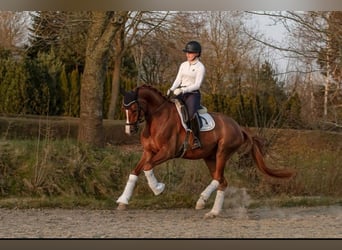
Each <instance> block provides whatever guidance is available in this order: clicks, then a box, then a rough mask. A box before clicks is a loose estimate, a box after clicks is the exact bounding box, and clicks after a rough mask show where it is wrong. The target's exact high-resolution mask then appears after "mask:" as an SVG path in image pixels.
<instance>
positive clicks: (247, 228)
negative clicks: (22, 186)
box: [0, 206, 342, 238]
mask: <svg viewBox="0 0 342 250" xmlns="http://www.w3.org/2000/svg"><path fill="white" fill-rule="evenodd" d="M208 211H209V210H208V209H205V210H200V211H197V210H194V209H177V210H175V209H173V210H127V211H117V210H77V209H74V210H65V209H0V221H1V225H0V238H342V207H341V206H330V207H310V208H302V207H296V208H272V209H271V208H258V209H248V210H246V209H243V208H236V209H226V210H224V211H223V213H222V215H221V216H220V217H217V218H214V219H204V218H203V217H204V215H205V213H207V212H208Z"/></svg>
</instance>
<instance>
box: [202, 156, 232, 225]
mask: <svg viewBox="0 0 342 250" xmlns="http://www.w3.org/2000/svg"><path fill="white" fill-rule="evenodd" d="M226 161H227V158H226V156H225V155H224V154H220V155H217V159H216V165H215V167H214V166H211V167H210V172H211V175H212V177H213V181H214V180H217V181H218V182H219V185H218V186H217V192H216V198H215V202H214V205H213V207H212V209H211V211H210V212H209V213H207V214H206V215H205V218H214V217H216V216H218V215H219V214H220V213H221V210H222V207H223V202H224V195H225V190H226V188H227V180H226V179H225V178H224V167H225V164H226ZM208 166H209V165H208Z"/></svg>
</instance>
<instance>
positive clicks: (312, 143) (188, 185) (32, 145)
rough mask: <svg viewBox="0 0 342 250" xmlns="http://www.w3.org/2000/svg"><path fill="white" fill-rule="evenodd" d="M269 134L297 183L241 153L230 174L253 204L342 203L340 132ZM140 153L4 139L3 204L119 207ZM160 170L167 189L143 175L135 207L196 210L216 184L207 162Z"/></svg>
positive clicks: (0, 153) (278, 161)
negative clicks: (157, 192)
mask: <svg viewBox="0 0 342 250" xmlns="http://www.w3.org/2000/svg"><path fill="white" fill-rule="evenodd" d="M264 136H265V137H267V138H268V139H271V141H272V143H271V144H270V145H269V150H268V151H269V153H270V154H269V157H267V159H266V160H267V163H268V165H269V166H270V167H274V168H277V167H290V168H293V169H295V170H296V171H297V175H296V177H295V178H293V179H292V180H290V181H277V180H268V179H265V178H264V177H263V176H262V175H260V174H259V172H258V171H257V170H256V167H255V166H254V165H252V164H250V159H248V158H245V157H243V158H241V157H239V156H238V155H235V156H234V157H233V158H232V159H231V161H230V163H229V167H227V168H226V172H225V175H226V177H227V179H228V181H229V185H230V186H234V187H239V188H246V189H247V192H248V194H249V195H250V196H251V198H252V202H251V204H250V206H263V205H269V206H272V205H275V206H294V205H305V206H312V205H327V204H341V201H342V154H341V153H342V135H341V134H337V133H326V132H325V133H324V132H321V131H295V130H273V131H271V130H270V131H267V132H265V134H264ZM40 138H41V139H40ZM140 154H141V148H140V146H139V145H138V144H129V145H125V146H123V145H121V146H120V145H117V144H113V145H111V144H109V145H108V146H107V147H106V148H103V149H94V148H88V147H82V146H79V145H77V143H76V142H75V140H74V139H72V138H69V139H60V138H52V137H48V136H42V137H37V138H36V139H5V138H3V139H1V140H0V197H1V198H0V206H1V207H65V208H72V207H87V208H107V209H113V208H115V207H116V204H115V200H116V199H117V197H118V196H119V195H120V194H121V192H122V191H123V189H124V186H125V184H126V181H127V177H128V175H129V173H130V171H131V169H133V168H134V166H135V164H136V163H137V162H138V160H139V158H140ZM155 173H156V176H157V178H158V179H159V180H160V181H162V182H164V183H165V184H166V189H165V192H164V193H163V194H162V195H161V196H158V197H155V196H154V195H153V194H152V192H151V190H150V189H149V188H148V186H147V183H146V179H145V177H144V176H140V178H139V181H138V185H137V188H136V189H135V191H134V195H133V197H132V201H131V203H130V206H131V207H132V208H149V209H152V208H178V207H181V208H186V207H191V208H192V207H194V204H195V202H196V200H197V198H198V196H199V194H200V193H201V191H203V189H204V188H205V187H206V185H208V183H209V182H210V177H209V173H208V170H207V168H206V166H205V165H204V163H203V162H202V161H186V160H183V159H175V160H171V161H169V162H167V163H164V164H162V165H161V166H158V167H157V168H156V170H155ZM213 198H214V197H212V199H211V200H210V202H213Z"/></svg>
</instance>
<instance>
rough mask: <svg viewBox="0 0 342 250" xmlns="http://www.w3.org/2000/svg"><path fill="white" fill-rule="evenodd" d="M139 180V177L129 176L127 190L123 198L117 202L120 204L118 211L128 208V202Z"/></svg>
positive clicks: (122, 195)
mask: <svg viewBox="0 0 342 250" xmlns="http://www.w3.org/2000/svg"><path fill="white" fill-rule="evenodd" d="M137 180H138V176H137V175H134V174H130V175H129V177H128V181H127V183H126V186H125V189H124V191H123V193H122V194H121V196H120V197H119V198H118V199H117V201H116V203H118V204H119V205H118V210H124V209H125V208H126V205H128V201H129V200H130V198H131V197H132V194H133V190H134V187H135V184H136V182H137Z"/></svg>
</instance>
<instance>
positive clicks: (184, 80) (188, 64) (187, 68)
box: [167, 41, 205, 149]
mask: <svg viewBox="0 0 342 250" xmlns="http://www.w3.org/2000/svg"><path fill="white" fill-rule="evenodd" d="M183 52H185V53H186V58H187V61H185V62H183V63H182V64H181V65H180V67H179V71H178V74H177V77H176V79H175V81H174V82H173V84H172V86H171V88H170V89H169V90H168V91H167V95H169V94H170V93H171V91H172V92H173V93H174V94H175V95H176V96H178V97H179V98H181V99H182V100H183V101H184V102H185V104H186V106H187V108H188V112H189V117H190V127H191V130H192V132H193V135H194V141H193V146H192V148H193V149H195V148H199V147H201V143H200V140H199V130H200V128H199V118H198V115H197V110H198V109H199V107H200V104H201V93H200V91H199V89H200V87H201V84H202V82H203V79H204V75H205V67H204V65H203V63H202V62H201V61H200V60H199V58H200V56H201V52H202V48H201V45H200V44H199V43H198V42H197V41H190V42H188V43H187V44H186V45H185V48H184V49H183Z"/></svg>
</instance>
